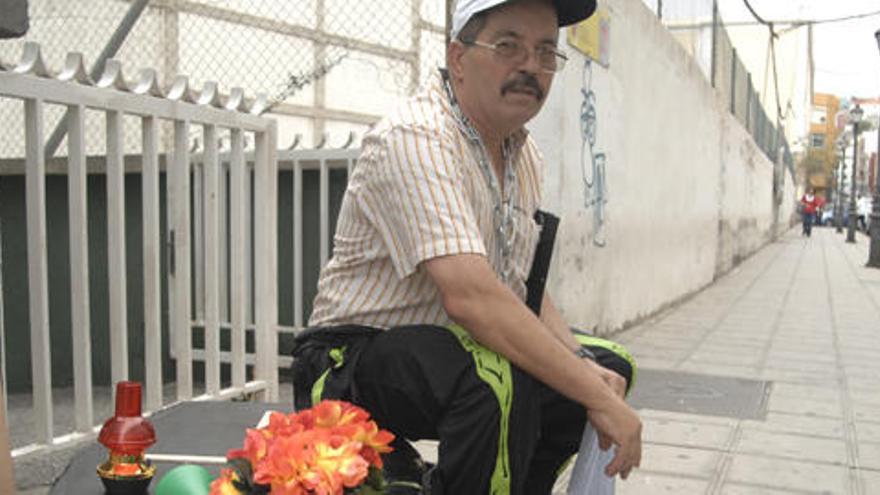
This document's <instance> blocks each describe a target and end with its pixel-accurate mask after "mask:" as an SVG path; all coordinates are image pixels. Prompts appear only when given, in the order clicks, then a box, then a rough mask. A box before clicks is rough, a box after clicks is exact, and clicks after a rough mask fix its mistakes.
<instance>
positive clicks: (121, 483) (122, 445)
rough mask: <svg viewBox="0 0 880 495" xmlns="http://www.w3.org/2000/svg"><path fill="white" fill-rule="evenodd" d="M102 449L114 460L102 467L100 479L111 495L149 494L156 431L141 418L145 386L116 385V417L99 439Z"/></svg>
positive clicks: (124, 383) (129, 383)
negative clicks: (150, 457) (146, 454)
mask: <svg viewBox="0 0 880 495" xmlns="http://www.w3.org/2000/svg"><path fill="white" fill-rule="evenodd" d="M98 441H99V442H100V443H101V445H103V446H105V447H107V449H108V450H109V451H110V458H109V459H108V460H107V461H106V462H104V463H103V464H101V465H100V466H98V475H99V476H100V477H101V480H102V481H103V482H104V486H105V487H106V488H107V492H108V493H110V494H114V495H115V494H119V495H122V494H130V495H134V494H141V493H146V489H147V486H148V485H149V484H150V481H151V480H152V479H153V475H154V474H155V473H156V467H155V466H152V465H150V464H148V463H147V462H146V460H145V459H144V451H146V450H147V447H149V446H151V445H153V444H154V443H156V431H155V430H154V429H153V425H152V424H151V423H150V421H149V420H147V419H146V418H144V417H142V416H141V384H140V383H138V382H128V381H125V382H119V383H117V384H116V413H115V414H114V415H113V417H112V418H110V419H108V420H107V421H106V422H105V423H104V426H103V427H102V428H101V433H100V434H99V435H98Z"/></svg>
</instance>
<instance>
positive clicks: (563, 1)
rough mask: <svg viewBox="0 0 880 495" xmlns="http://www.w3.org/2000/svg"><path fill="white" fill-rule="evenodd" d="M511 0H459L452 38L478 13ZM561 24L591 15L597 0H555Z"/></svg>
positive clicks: (564, 24) (572, 22)
mask: <svg viewBox="0 0 880 495" xmlns="http://www.w3.org/2000/svg"><path fill="white" fill-rule="evenodd" d="M509 1H510V0H458V1H457V2H455V11H453V13H452V29H451V30H450V32H449V34H450V38H451V39H456V38H457V37H458V33H460V32H461V29H462V28H463V27H464V26H465V24H467V23H468V21H469V20H471V17H473V16H474V15H476V14H479V13H480V12H483V11H484V10H489V9H491V8H493V7H497V6H498V5H501V4H502V3H506V2H509ZM553 6H554V7H556V15H557V17H558V18H559V26H560V27H561V26H568V25H570V24H574V23H576V22H580V21H582V20H584V19H586V18H587V17H590V16H591V15H592V14H593V12H594V11H595V10H596V0H553Z"/></svg>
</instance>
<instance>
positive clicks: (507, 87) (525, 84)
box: [501, 72, 544, 101]
mask: <svg viewBox="0 0 880 495" xmlns="http://www.w3.org/2000/svg"><path fill="white" fill-rule="evenodd" d="M517 89H530V90H532V91H534V92H535V95H536V96H537V98H538V101H541V100H543V99H544V90H543V89H541V85H540V84H538V79H537V78H536V77H535V76H534V75H532V74H529V73H527V72H520V73H518V74H517V75H516V77H515V78H514V79H512V80H510V81H508V82H506V83H504V85H503V86H501V95H502V96H504V95H505V94H507V93H508V92H509V91H512V90H517Z"/></svg>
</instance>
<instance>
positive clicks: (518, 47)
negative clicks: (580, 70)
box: [461, 40, 568, 74]
mask: <svg viewBox="0 0 880 495" xmlns="http://www.w3.org/2000/svg"><path fill="white" fill-rule="evenodd" d="M461 42H462V44H464V45H465V46H478V47H480V48H486V49H489V50H492V51H493V52H495V54H496V55H498V57H499V58H500V59H501V60H503V61H505V62H507V63H510V64H522V63H525V62H526V61H527V60H528V59H529V55H531V52H535V57H536V58H537V59H538V65H540V66H541V70H543V71H544V72H549V73H551V74H552V73H554V72H559V71H561V70H562V68H563V67H565V62H567V61H568V57H566V56H565V55H564V54H562V53H560V52H558V51H557V50H556V49H555V48H553V47H551V46H547V45H541V46H538V47H536V48H534V49H533V50H530V49H529V48H528V47H526V46H525V45H523V44H521V43H519V42H517V41H514V40H501V41H498V42H495V43H484V42H482V41H477V40H462V41H461Z"/></svg>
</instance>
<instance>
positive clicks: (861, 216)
mask: <svg viewBox="0 0 880 495" xmlns="http://www.w3.org/2000/svg"><path fill="white" fill-rule="evenodd" d="M856 214H857V215H858V216H856V227H857V228H859V229H862V230H863V231H864V232H865V233H867V232H868V215H870V214H871V198H870V197H868V196H859V199H858V201H856Z"/></svg>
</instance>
